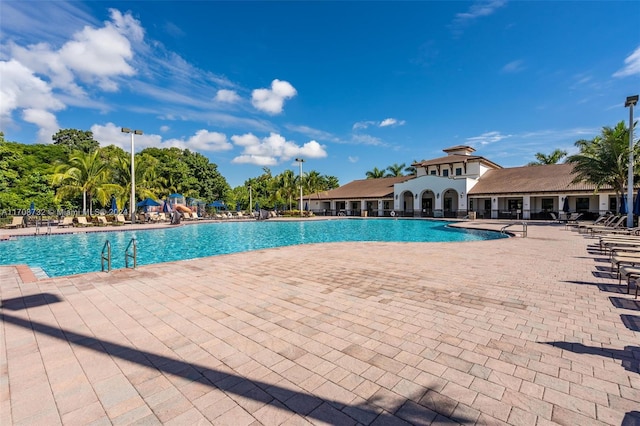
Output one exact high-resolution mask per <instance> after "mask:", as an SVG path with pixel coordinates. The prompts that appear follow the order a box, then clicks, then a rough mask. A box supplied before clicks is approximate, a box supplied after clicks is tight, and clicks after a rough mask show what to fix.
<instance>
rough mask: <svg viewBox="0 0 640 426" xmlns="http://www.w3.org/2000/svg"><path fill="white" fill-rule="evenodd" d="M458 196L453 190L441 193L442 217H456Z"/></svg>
mask: <svg viewBox="0 0 640 426" xmlns="http://www.w3.org/2000/svg"><path fill="white" fill-rule="evenodd" d="M458 206H459V194H458V191H456V190H455V189H451V188H449V189H445V190H444V191H442V213H443V215H444V217H456V216H457V215H458Z"/></svg>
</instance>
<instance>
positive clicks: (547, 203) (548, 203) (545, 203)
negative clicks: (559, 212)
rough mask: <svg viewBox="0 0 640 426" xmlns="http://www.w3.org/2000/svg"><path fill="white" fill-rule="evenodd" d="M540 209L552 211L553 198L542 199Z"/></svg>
mask: <svg viewBox="0 0 640 426" xmlns="http://www.w3.org/2000/svg"><path fill="white" fill-rule="evenodd" d="M542 211H544V212H550V211H553V198H543V199H542Z"/></svg>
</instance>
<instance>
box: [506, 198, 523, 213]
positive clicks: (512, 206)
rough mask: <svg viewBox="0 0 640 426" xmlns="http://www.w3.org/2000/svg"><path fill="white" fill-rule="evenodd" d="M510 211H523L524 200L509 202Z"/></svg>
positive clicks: (511, 200)
mask: <svg viewBox="0 0 640 426" xmlns="http://www.w3.org/2000/svg"><path fill="white" fill-rule="evenodd" d="M507 205H508V206H509V210H522V200H521V199H519V198H516V199H510V200H507Z"/></svg>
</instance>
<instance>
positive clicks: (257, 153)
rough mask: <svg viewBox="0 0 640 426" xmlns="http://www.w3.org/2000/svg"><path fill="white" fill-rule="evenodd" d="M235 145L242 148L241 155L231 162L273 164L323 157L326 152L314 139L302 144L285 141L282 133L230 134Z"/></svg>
mask: <svg viewBox="0 0 640 426" xmlns="http://www.w3.org/2000/svg"><path fill="white" fill-rule="evenodd" d="M231 140H232V141H233V143H234V144H235V145H236V146H240V147H242V148H244V149H243V152H242V154H241V155H239V156H237V157H236V158H234V159H233V160H232V162H233V163H240V164H256V165H259V166H273V165H276V164H279V163H280V162H282V161H288V160H291V159H292V158H295V157H305V158H324V157H326V156H327V152H326V150H325V147H324V146H323V145H320V144H319V143H318V142H316V141H315V140H312V141H309V142H307V143H305V144H304V145H302V146H300V145H297V144H296V143H295V142H292V141H287V140H286V139H285V138H284V137H283V136H282V135H279V134H277V133H271V134H270V135H269V136H267V137H265V138H262V139H260V138H258V137H257V136H255V135H254V134H252V133H246V134H244V135H234V136H231Z"/></svg>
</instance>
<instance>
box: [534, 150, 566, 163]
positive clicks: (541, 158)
mask: <svg viewBox="0 0 640 426" xmlns="http://www.w3.org/2000/svg"><path fill="white" fill-rule="evenodd" d="M566 156H567V151H564V150H562V149H554V150H553V152H552V153H551V154H549V155H546V154H543V153H542V152H538V153H536V155H535V157H536V160H537V161H532V162H530V163H529V164H527V165H528V166H540V165H546V164H557V163H558V161H560V160H561V159H562V158H564V157H566Z"/></svg>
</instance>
